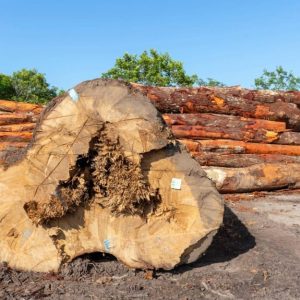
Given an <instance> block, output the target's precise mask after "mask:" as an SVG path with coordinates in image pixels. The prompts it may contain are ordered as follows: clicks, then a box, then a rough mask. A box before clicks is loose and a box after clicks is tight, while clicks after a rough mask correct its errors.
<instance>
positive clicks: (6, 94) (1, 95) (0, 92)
mask: <svg viewBox="0 0 300 300" xmlns="http://www.w3.org/2000/svg"><path fill="white" fill-rule="evenodd" d="M13 96H14V89H13V86H12V82H11V78H10V77H9V76H7V75H5V74H0V99H11V98H12V97H13Z"/></svg>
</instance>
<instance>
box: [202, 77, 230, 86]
mask: <svg viewBox="0 0 300 300" xmlns="http://www.w3.org/2000/svg"><path fill="white" fill-rule="evenodd" d="M197 83H198V84H199V85H200V86H202V85H203V86H219V87H224V86H225V84H224V83H223V82H221V81H218V80H216V79H213V78H207V80H203V79H198V81H197Z"/></svg>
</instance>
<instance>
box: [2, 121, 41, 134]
mask: <svg viewBox="0 0 300 300" xmlns="http://www.w3.org/2000/svg"><path fill="white" fill-rule="evenodd" d="M35 125H36V124H35V123H22V124H10V125H0V132H20V131H33V129H34V128H35Z"/></svg>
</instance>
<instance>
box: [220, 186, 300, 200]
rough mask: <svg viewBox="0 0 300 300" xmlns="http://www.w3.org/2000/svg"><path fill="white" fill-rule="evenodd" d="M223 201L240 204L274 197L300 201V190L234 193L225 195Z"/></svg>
mask: <svg viewBox="0 0 300 300" xmlns="http://www.w3.org/2000/svg"><path fill="white" fill-rule="evenodd" d="M222 196H223V199H224V200H225V201H230V202H238V201H241V200H243V201H249V200H255V199H256V200H257V199H259V198H264V197H272V199H274V200H275V199H278V198H279V199H284V200H286V201H289V200H292V201H293V200H295V199H297V200H298V199H299V197H300V189H293V190H289V189H281V190H276V191H256V192H252V193H234V194H223V195H222Z"/></svg>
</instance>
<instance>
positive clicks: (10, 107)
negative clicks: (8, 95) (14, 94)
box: [0, 100, 43, 115]
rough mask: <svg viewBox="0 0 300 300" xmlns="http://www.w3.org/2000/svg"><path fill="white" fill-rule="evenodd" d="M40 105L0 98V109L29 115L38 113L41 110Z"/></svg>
mask: <svg viewBox="0 0 300 300" xmlns="http://www.w3.org/2000/svg"><path fill="white" fill-rule="evenodd" d="M42 109H43V108H42V107H41V105H38V104H32V103H24V102H16V101H9V100H0V111H2V112H10V113H29V114H31V115H34V114H40V113H41V111H42Z"/></svg>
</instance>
